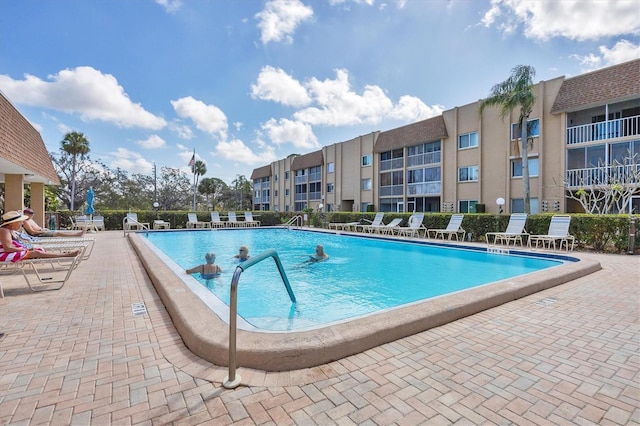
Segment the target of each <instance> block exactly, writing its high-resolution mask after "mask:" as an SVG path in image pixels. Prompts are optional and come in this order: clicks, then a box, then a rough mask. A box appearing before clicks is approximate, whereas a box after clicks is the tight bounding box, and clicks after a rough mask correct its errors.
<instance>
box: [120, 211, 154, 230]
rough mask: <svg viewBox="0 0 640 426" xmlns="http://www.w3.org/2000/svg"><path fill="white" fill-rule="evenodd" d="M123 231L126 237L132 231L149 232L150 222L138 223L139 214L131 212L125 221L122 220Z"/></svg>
mask: <svg viewBox="0 0 640 426" xmlns="http://www.w3.org/2000/svg"><path fill="white" fill-rule="evenodd" d="M122 229H123V230H124V234H125V235H127V232H131V231H144V230H145V229H146V230H149V222H140V221H138V213H133V212H129V213H127V215H126V216H125V217H124V219H122Z"/></svg>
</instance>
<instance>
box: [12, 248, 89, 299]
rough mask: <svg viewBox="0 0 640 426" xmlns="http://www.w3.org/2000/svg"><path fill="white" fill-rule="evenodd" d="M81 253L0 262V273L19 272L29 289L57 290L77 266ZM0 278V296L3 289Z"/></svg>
mask: <svg viewBox="0 0 640 426" xmlns="http://www.w3.org/2000/svg"><path fill="white" fill-rule="evenodd" d="M81 257H82V256H81V255H78V256H75V257H60V258H51V259H24V260H19V261H17V262H15V263H14V262H0V275H13V274H15V273H18V272H20V273H21V274H22V276H23V277H24V279H25V281H26V282H27V285H28V286H29V289H30V290H31V291H46V290H59V289H61V288H62V287H63V286H64V284H65V283H66V282H67V280H68V279H69V277H70V276H71V272H73V270H74V269H75V268H76V266H78V262H80V259H81ZM2 281H3V280H0V298H3V297H4V290H3V288H2Z"/></svg>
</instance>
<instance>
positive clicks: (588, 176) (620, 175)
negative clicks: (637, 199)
mask: <svg viewBox="0 0 640 426" xmlns="http://www.w3.org/2000/svg"><path fill="white" fill-rule="evenodd" d="M639 172H640V164H631V165H626V166H622V165H617V166H606V167H590V168H587V169H574V170H567V186H568V187H569V188H582V187H587V186H595V187H598V186H604V185H611V184H614V183H615V184H620V183H624V184H626V185H640V181H639V180H638V177H639V176H640V174H639Z"/></svg>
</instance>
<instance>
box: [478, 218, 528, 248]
mask: <svg viewBox="0 0 640 426" xmlns="http://www.w3.org/2000/svg"><path fill="white" fill-rule="evenodd" d="M526 223H527V214H526V213H512V214H511V216H510V217H509V224H508V225H507V229H506V230H505V231H504V232H487V233H486V234H485V239H486V240H487V245H491V237H493V244H499V243H505V244H506V245H507V246H508V245H509V244H511V242H512V241H513V245H514V246H515V245H516V243H520V245H521V246H522V245H523V244H522V237H523V236H527V235H529V234H528V233H527V231H525V229H524V226H525V225H526Z"/></svg>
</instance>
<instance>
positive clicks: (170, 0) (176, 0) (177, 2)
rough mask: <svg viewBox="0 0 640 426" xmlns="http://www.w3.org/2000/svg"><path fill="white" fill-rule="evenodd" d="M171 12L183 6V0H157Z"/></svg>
mask: <svg viewBox="0 0 640 426" xmlns="http://www.w3.org/2000/svg"><path fill="white" fill-rule="evenodd" d="M156 3H158V4H159V5H160V6H162V7H164V8H165V10H166V11H167V12H169V13H175V12H177V11H178V10H179V9H180V8H181V7H182V0H156Z"/></svg>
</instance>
